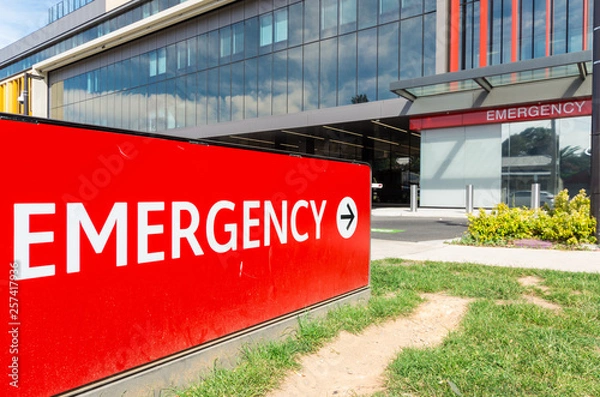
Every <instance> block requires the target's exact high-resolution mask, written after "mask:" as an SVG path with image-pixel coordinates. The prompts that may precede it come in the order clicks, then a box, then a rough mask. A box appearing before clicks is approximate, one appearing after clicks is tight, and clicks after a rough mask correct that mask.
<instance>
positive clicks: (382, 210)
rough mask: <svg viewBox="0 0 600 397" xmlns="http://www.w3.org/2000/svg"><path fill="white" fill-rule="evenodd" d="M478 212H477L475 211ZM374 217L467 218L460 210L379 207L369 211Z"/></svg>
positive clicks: (464, 211) (463, 210)
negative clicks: (414, 209)
mask: <svg viewBox="0 0 600 397" xmlns="http://www.w3.org/2000/svg"><path fill="white" fill-rule="evenodd" d="M476 212H478V210H477V211H476ZM371 216H374V217H399V216H404V217H413V218H416V217H422V218H462V219H466V218H467V212H466V210H465V209H464V208H463V209H460V208H419V209H418V210H417V211H415V212H413V211H411V210H410V208H402V207H379V208H373V209H372V210H371Z"/></svg>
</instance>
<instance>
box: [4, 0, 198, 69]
mask: <svg viewBox="0 0 600 397" xmlns="http://www.w3.org/2000/svg"><path fill="white" fill-rule="evenodd" d="M186 1H187V0H150V1H148V2H146V3H144V4H142V5H139V6H137V7H134V8H132V9H130V10H128V11H126V12H124V13H122V14H119V15H117V16H114V17H112V18H109V19H107V20H105V21H104V22H102V23H100V24H98V25H95V26H93V27H91V28H89V29H86V30H83V31H81V32H79V33H76V34H74V35H72V36H70V37H68V38H66V39H64V40H61V41H60V42H58V43H55V44H53V45H51V46H49V47H46V48H44V49H40V50H39V51H36V52H34V53H33V54H30V55H27V56H26V57H24V58H21V59H19V60H18V61H15V62H12V61H11V62H10V63H7V64H5V65H2V66H0V79H4V78H6V77H9V76H12V75H15V74H17V73H20V72H23V71H24V70H27V69H30V68H31V67H32V66H33V65H34V64H36V63H38V62H41V61H43V60H45V59H48V58H51V57H53V56H55V55H58V54H61V53H63V52H65V51H68V50H70V49H72V48H75V47H77V46H79V45H82V44H85V43H87V42H88V41H92V40H94V39H97V38H98V37H102V36H104V35H106V34H109V33H111V32H114V31H115V30H118V29H121V28H123V27H125V26H127V25H131V24H132V23H134V22H137V21H140V20H142V19H144V18H148V17H150V16H152V15H154V14H157V13H159V12H161V11H164V10H166V9H167V8H170V7H173V6H175V5H177V4H179V3H185V2H186ZM65 2H67V3H68V2H69V0H64V1H63V2H61V3H58V5H56V7H59V8H60V9H62V10H63V11H62V13H63V16H64V15H65V14H64V7H65V6H64V5H63V3H65ZM90 2H91V1H90V0H87V1H86V0H79V4H80V6H79V8H81V7H82V6H83V5H85V4H83V3H86V4H88V3H90ZM73 3H74V4H77V0H73ZM73 11H75V10H73ZM50 12H52V13H53V15H54V13H56V17H57V18H56V19H58V15H60V14H59V12H58V11H54V10H53V9H51V11H50Z"/></svg>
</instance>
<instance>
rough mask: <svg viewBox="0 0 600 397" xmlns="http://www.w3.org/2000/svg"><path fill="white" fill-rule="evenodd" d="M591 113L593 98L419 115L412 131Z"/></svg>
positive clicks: (587, 114) (412, 125) (411, 121)
mask: <svg viewBox="0 0 600 397" xmlns="http://www.w3.org/2000/svg"><path fill="white" fill-rule="evenodd" d="M591 114H592V100H591V99H589V98H584V99H571V100H568V101H561V102H552V103H536V104H526V105H518V106H510V107H502V108H492V109H481V110H474V111H469V112H464V113H450V114H436V115H430V116H416V117H412V118H411V119H410V129H411V130H413V131H421V130H428V129H434V128H447V127H459V126H466V125H480V124H494V123H509V122H516V121H530V120H543V119H557V118H564V117H576V116H589V115H591Z"/></svg>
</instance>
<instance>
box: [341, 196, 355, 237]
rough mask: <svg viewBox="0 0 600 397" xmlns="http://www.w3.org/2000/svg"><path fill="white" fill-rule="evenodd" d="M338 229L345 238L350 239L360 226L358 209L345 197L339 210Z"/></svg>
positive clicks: (352, 201)
mask: <svg viewBox="0 0 600 397" xmlns="http://www.w3.org/2000/svg"><path fill="white" fill-rule="evenodd" d="M336 221H337V228H338V232H339V233H340V235H341V236H342V237H343V238H350V237H352V235H353V234H354V232H355V231H356V225H357V224H358V209H357V208H356V203H355V202H354V200H352V198H350V197H344V198H343V199H342V201H340V204H339V205H338V208H337V216H336Z"/></svg>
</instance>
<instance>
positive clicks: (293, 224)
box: [0, 119, 371, 396]
mask: <svg viewBox="0 0 600 397" xmlns="http://www.w3.org/2000/svg"><path fill="white" fill-rule="evenodd" d="M0 131H2V132H1V139H2V145H1V146H0V147H1V149H0V151H1V153H0V166H1V167H2V174H1V175H2V176H1V180H2V186H3V187H4V189H3V193H2V195H1V197H0V212H1V219H2V223H1V225H0V227H1V231H0V257H1V258H2V266H1V269H4V270H2V271H1V274H0V286H1V291H0V299H2V300H4V301H5V303H6V305H5V314H4V315H3V317H4V319H5V321H4V328H5V331H4V332H3V334H4V337H3V338H2V339H1V341H2V343H3V346H1V348H2V352H3V353H2V355H1V356H0V357H1V358H2V367H3V368H4V369H5V372H6V374H5V376H4V377H3V381H2V385H1V386H0V395H6V396H10V395H16V396H41V395H53V394H57V393H61V392H65V391H68V390H72V389H75V388H77V387H80V386H82V385H86V384H89V383H93V382H95V381H98V380H100V379H103V378H106V377H108V376H111V375H114V374H118V373H120V372H123V371H126V370H130V369H132V368H135V367H138V366H140V365H143V364H146V363H149V362H152V361H155V360H158V359H162V358H165V357H168V356H170V355H172V354H175V353H178V352H182V351H184V350H186V349H189V348H191V347H195V346H199V345H202V344H203V343H206V342H208V341H213V340H215V339H218V338H220V337H223V336H225V335H228V334H231V333H233V332H236V331H240V330H243V329H245V328H248V327H251V326H254V325H257V324H260V323H262V322H264V321H267V320H271V319H275V318H277V317H279V316H282V315H285V314H289V313H292V312H294V311H297V310H300V309H303V308H306V307H309V306H311V305H314V304H317V303H319V302H322V301H325V300H328V299H330V298H333V297H336V296H339V295H342V294H345V293H347V292H351V291H354V290H357V289H360V288H363V287H365V286H367V285H368V282H369V247H370V236H369V230H370V183H371V180H370V169H369V167H368V166H366V165H362V164H353V163H346V162H341V161H331V160H323V159H316V158H301V157H298V156H289V155H285V154H273V153H265V152H258V151H250V150H243V149H236V148H228V147H221V146H212V145H203V144H197V143H189V142H185V141H179V140H172V139H160V138H155V137H154V138H149V137H144V136H140V135H134V134H125V133H117V132H110V131H101V130H89V129H83V128H80V127H77V126H66V125H56V124H49V123H33V122H22V121H15V120H6V119H4V120H0Z"/></svg>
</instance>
